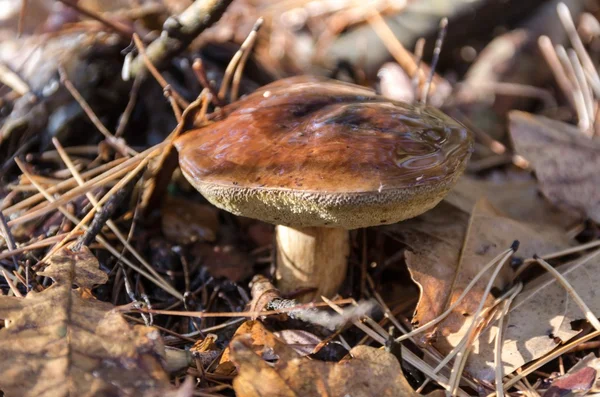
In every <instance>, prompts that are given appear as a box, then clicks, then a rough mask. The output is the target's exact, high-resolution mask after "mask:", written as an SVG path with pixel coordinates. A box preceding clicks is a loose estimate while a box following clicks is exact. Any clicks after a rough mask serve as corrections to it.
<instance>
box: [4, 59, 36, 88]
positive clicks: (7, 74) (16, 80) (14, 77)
mask: <svg viewBox="0 0 600 397" xmlns="http://www.w3.org/2000/svg"><path fill="white" fill-rule="evenodd" d="M0 83H2V84H4V85H5V86H7V87H9V88H11V89H12V90H13V91H14V92H16V93H17V94H19V95H20V96H23V95H25V94H27V93H29V92H30V91H31V89H30V88H29V84H27V83H26V82H25V80H23V79H22V78H21V76H19V75H18V74H17V73H15V72H13V71H12V70H10V68H9V67H8V66H6V65H5V64H3V63H0Z"/></svg>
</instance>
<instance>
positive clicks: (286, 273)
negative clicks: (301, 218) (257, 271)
mask: <svg viewBox="0 0 600 397" xmlns="http://www.w3.org/2000/svg"><path fill="white" fill-rule="evenodd" d="M275 235H276V244H277V275H276V277H277V287H278V288H279V289H280V290H281V291H282V292H284V293H286V292H292V291H296V290H298V289H301V288H311V287H314V288H316V289H317V290H316V291H315V292H314V293H313V294H308V295H307V296H306V298H305V299H302V300H304V301H306V300H311V299H313V298H318V297H319V296H321V295H324V296H327V297H331V296H333V295H334V294H335V293H336V292H338V289H339V288H340V286H341V285H342V282H343V281H344V278H345V277H346V269H347V267H348V255H349V253H350V237H349V234H348V231H347V230H344V229H339V228H325V227H306V228H293V227H288V226H281V225H279V226H277V228H276V229H275Z"/></svg>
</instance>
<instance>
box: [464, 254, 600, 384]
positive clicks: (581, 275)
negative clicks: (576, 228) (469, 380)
mask: <svg viewBox="0 0 600 397" xmlns="http://www.w3.org/2000/svg"><path fill="white" fill-rule="evenodd" d="M557 270H558V271H560V272H561V273H562V274H563V276H564V277H565V278H566V279H567V281H568V282H569V283H570V284H571V286H572V287H573V288H574V289H575V291H577V293H578V294H579V296H580V297H581V298H582V299H583V301H584V302H585V303H586V304H587V305H588V307H589V308H590V310H591V311H592V312H593V313H594V314H595V315H596V316H600V299H598V292H597V289H598V285H600V253H599V252H595V253H592V254H590V255H588V256H586V257H585V258H584V259H579V260H576V261H573V262H570V263H568V264H565V265H562V266H559V267H558V268H557ZM583 318H585V316H584V315H583V313H582V312H581V309H580V308H579V306H577V304H575V303H574V302H573V300H572V299H571V297H570V296H569V294H568V293H567V291H565V289H564V288H563V287H562V286H561V285H560V284H558V283H557V282H556V281H555V279H554V277H552V276H551V275H549V274H545V275H543V276H542V277H539V278H537V279H535V280H534V281H533V282H531V283H529V284H528V285H527V286H526V287H525V288H524V289H523V291H522V292H521V293H520V294H519V295H518V296H517V298H516V299H515V301H514V302H513V304H512V306H511V308H510V311H509V314H508V318H507V319H506V320H505V324H506V328H505V330H504V332H503V340H504V343H503V345H502V363H503V365H504V373H505V374H509V373H511V372H513V371H514V370H516V369H517V368H519V367H521V366H522V365H524V364H526V363H528V362H530V361H533V360H535V359H537V358H539V357H542V356H543V355H545V354H546V353H548V352H550V351H551V350H553V349H554V348H555V347H557V346H558V344H559V343H560V342H559V343H557V340H556V339H555V338H558V339H559V340H560V341H562V342H566V341H568V340H569V339H571V338H573V337H574V336H575V335H577V334H578V333H579V331H578V330H574V329H572V327H571V323H572V322H573V321H575V320H579V319H583ZM497 332H498V329H497V326H496V325H495V324H494V325H493V326H492V327H490V329H489V330H487V331H486V332H485V333H484V334H483V335H482V336H481V337H480V341H484V342H479V341H478V342H476V345H475V350H476V351H477V352H478V354H476V355H474V356H473V357H471V361H470V362H469V363H468V365H467V370H468V371H469V372H470V373H471V374H473V375H474V376H476V377H477V378H479V379H487V380H491V379H493V378H494V364H493V361H494V359H493V357H494V356H493V355H494V352H493V345H491V344H489V343H487V342H486V341H489V340H493V338H495V336H496V334H497Z"/></svg>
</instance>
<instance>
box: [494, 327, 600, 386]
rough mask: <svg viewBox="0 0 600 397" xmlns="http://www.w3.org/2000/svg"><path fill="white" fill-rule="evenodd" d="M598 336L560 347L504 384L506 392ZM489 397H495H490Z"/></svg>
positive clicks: (597, 332) (591, 335) (597, 334)
mask: <svg viewBox="0 0 600 397" xmlns="http://www.w3.org/2000/svg"><path fill="white" fill-rule="evenodd" d="M598 336H600V331H594V332H590V333H589V334H587V335H586V336H583V337H581V338H579V339H577V340H574V341H572V342H570V343H568V344H566V345H564V346H561V347H558V348H557V349H556V350H554V351H552V352H551V353H549V354H548V355H547V356H546V357H543V358H540V359H539V360H537V361H536V362H534V363H533V364H531V365H530V366H529V367H527V368H525V369H524V370H523V371H521V372H520V373H519V374H517V375H516V376H515V377H513V378H512V379H510V380H508V381H507V382H506V383H504V390H508V389H510V388H511V387H512V386H514V385H515V383H517V382H518V381H520V380H521V379H523V378H525V377H526V376H528V375H529V374H531V373H532V372H534V371H535V370H537V369H538V368H540V367H542V366H544V365H546V364H548V363H549V362H550V361H552V360H554V359H555V358H556V357H558V356H560V355H563V354H565V353H567V352H569V351H571V350H573V349H574V348H575V347H577V345H579V344H580V343H584V342H587V341H589V340H591V339H594V338H597V337H598ZM494 395H495V393H494ZM489 397H493V395H492V396H489Z"/></svg>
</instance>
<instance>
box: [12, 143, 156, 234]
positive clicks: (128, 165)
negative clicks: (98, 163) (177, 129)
mask: <svg viewBox="0 0 600 397" xmlns="http://www.w3.org/2000/svg"><path fill="white" fill-rule="evenodd" d="M163 146H164V144H158V145H156V146H153V147H151V148H150V149H147V150H146V151H144V152H142V153H140V154H138V155H136V156H134V157H132V158H130V159H128V160H126V161H124V162H123V163H121V164H119V165H118V166H116V167H114V168H113V169H111V170H109V171H107V172H104V173H102V174H100V175H98V176H96V177H95V178H93V179H90V180H89V181H87V182H86V183H84V184H83V185H81V186H78V187H76V188H73V189H71V190H70V191H68V192H67V193H65V194H63V195H62V196H61V197H59V198H56V199H54V198H53V200H52V203H51V204H49V205H44V206H42V207H39V208H38V207H34V208H32V209H31V210H29V211H27V212H26V213H25V214H23V215H21V216H19V217H18V218H15V219H12V220H10V221H8V226H10V227H13V226H16V225H20V224H22V223H24V222H27V221H29V220H32V219H35V218H38V217H40V216H43V215H46V214H47V213H49V212H51V211H53V210H55V209H56V208H58V206H61V205H63V204H66V203H68V202H69V201H71V200H73V199H74V198H76V197H78V196H80V195H82V194H85V193H86V192H89V191H90V190H92V189H95V188H97V187H98V186H103V185H104V184H106V183H108V182H110V181H112V180H115V179H117V178H119V177H121V176H123V175H124V174H126V173H127V172H129V171H131V170H132V169H133V168H135V167H136V166H137V165H138V163H139V162H140V161H142V159H144V158H145V157H147V156H149V155H150V153H152V152H154V151H155V150H158V149H160V148H162V147H163ZM15 161H17V159H16V158H15ZM25 176H26V177H27V178H29V177H30V176H31V174H29V173H27V174H25ZM30 180H31V179H30ZM31 182H32V183H33V184H34V185H35V184H36V183H35V182H34V181H33V180H31ZM44 191H46V189H44ZM43 196H44V197H45V195H44V194H43ZM15 207H16V205H15V206H12V207H10V208H8V209H6V210H5V211H4V213H5V214H6V215H8V214H9V210H11V209H14V208H15ZM13 212H14V211H13Z"/></svg>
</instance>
